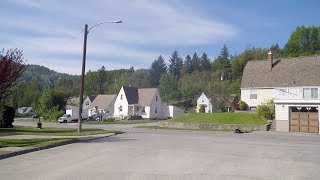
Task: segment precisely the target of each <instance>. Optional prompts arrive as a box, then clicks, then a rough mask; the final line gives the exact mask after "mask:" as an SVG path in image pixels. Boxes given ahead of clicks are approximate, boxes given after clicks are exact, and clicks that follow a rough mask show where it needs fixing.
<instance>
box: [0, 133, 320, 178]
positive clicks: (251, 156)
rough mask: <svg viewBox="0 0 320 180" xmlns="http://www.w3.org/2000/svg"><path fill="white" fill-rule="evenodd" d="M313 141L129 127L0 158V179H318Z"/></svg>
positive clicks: (319, 146) (318, 148)
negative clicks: (107, 133) (67, 143)
mask: <svg viewBox="0 0 320 180" xmlns="http://www.w3.org/2000/svg"><path fill="white" fill-rule="evenodd" d="M124 129H129V128H127V127H126V128H124ZM319 140H320V136H319V135H311V134H290V133H277V132H254V133H248V134H234V133H231V132H199V131H191V132H188V131H170V130H144V129H136V128H134V130H131V131H129V132H128V133H124V134H120V135H116V136H112V137H108V138H103V139H97V140H93V141H87V142H81V143H75V144H70V145H65V146H60V147H56V148H52V149H48V150H43V151H38V152H33V153H29V154H24V155H20V156H16V157H12V158H8V159H3V160H0V179H30V180H31V179H32V180H34V179H68V180H69V179H75V180H78V179H139V180H140V179H146V180H150V179H319V177H320V153H319V152H320V143H319Z"/></svg>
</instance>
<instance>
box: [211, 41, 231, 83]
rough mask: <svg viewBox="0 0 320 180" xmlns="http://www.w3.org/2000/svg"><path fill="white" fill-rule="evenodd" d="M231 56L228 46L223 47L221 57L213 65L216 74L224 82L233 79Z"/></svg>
mask: <svg viewBox="0 0 320 180" xmlns="http://www.w3.org/2000/svg"><path fill="white" fill-rule="evenodd" d="M229 56H230V55H229V50H228V47H227V45H223V47H222V49H221V52H220V55H219V56H218V57H217V59H216V60H215V61H213V63H212V69H213V72H214V74H216V75H218V76H219V77H221V78H222V79H223V80H230V79H231V64H230V59H229Z"/></svg>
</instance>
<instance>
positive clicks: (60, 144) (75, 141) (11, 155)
mask: <svg viewBox="0 0 320 180" xmlns="http://www.w3.org/2000/svg"><path fill="white" fill-rule="evenodd" d="M114 135H116V133H111V135H108V136H100V137H92V138H90V137H83V138H75V139H71V140H69V141H64V142H58V143H54V144H50V145H46V146H42V147H36V148H30V149H25V150H20V151H15V152H10V153H7V154H0V160H1V159H6V158H9V157H13V156H18V155H22V154H27V153H30V152H35V151H41V150H45V149H50V148H54V147H58V146H64V145H67V144H72V143H77V142H81V141H90V140H94V139H99V138H105V137H110V136H114Z"/></svg>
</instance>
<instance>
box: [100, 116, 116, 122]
mask: <svg viewBox="0 0 320 180" xmlns="http://www.w3.org/2000/svg"><path fill="white" fill-rule="evenodd" d="M115 121H116V119H115V118H111V117H109V118H107V119H103V122H115Z"/></svg>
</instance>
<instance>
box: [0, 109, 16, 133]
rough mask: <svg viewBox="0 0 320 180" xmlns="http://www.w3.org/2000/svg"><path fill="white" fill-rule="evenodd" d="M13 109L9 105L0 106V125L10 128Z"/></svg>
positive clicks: (13, 113)
mask: <svg viewBox="0 0 320 180" xmlns="http://www.w3.org/2000/svg"><path fill="white" fill-rule="evenodd" d="M14 116H15V110H14V108H13V107H11V106H5V105H2V106H0V127H2V128H11V127H13V125H12V123H13V121H14Z"/></svg>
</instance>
